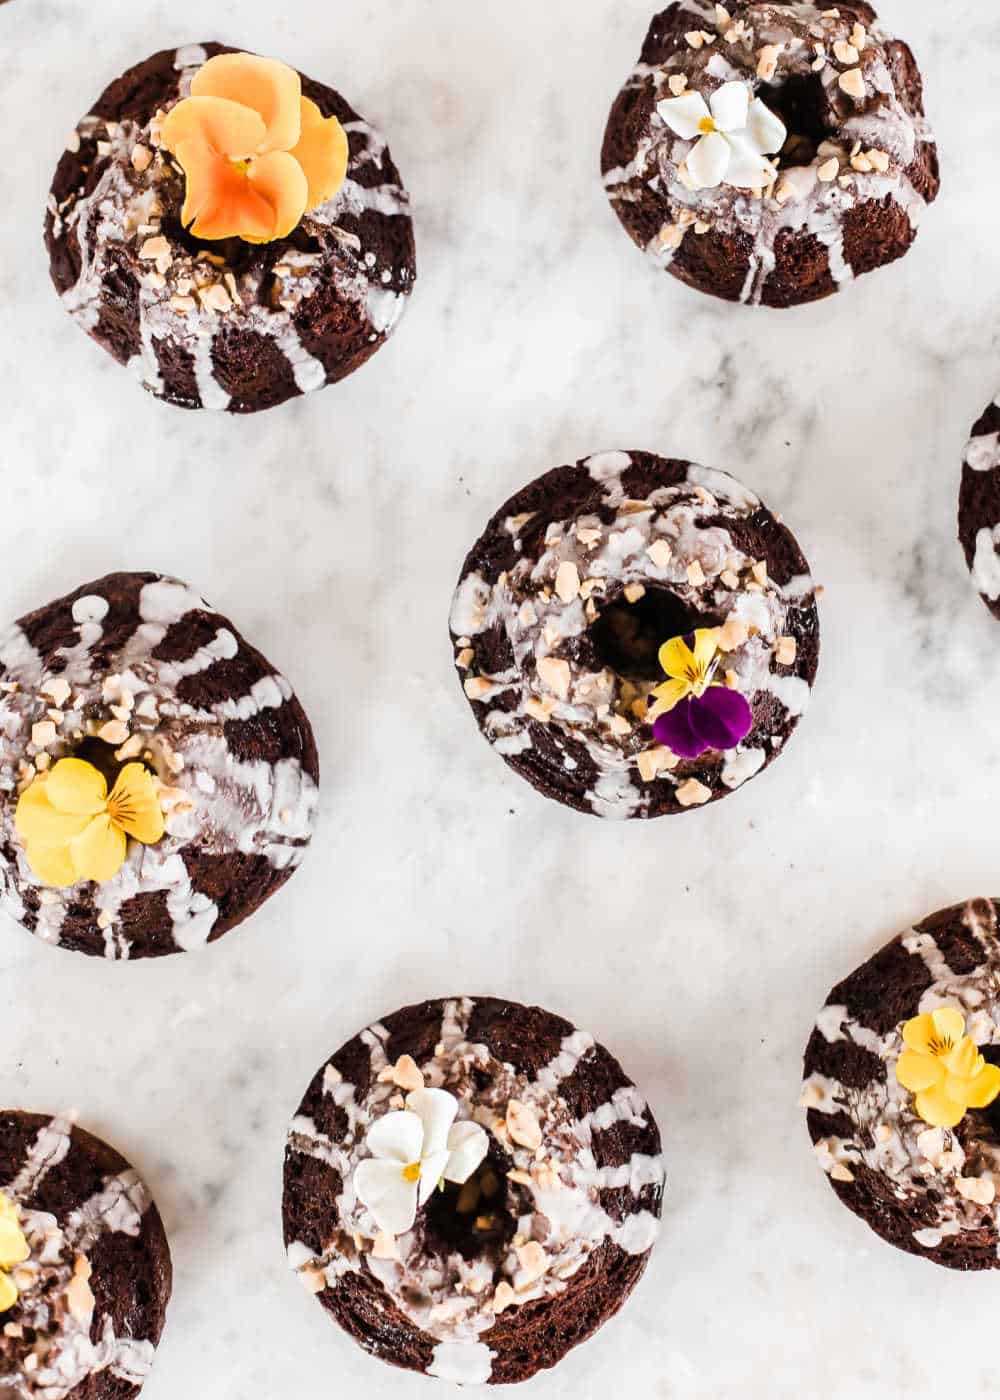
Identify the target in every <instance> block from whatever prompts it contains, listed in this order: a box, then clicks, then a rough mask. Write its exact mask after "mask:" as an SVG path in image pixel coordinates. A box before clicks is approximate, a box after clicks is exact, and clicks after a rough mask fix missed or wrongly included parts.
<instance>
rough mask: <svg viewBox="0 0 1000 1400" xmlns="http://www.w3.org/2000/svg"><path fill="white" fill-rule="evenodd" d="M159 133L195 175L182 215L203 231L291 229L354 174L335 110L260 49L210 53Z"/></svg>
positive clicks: (211, 234) (264, 238)
mask: <svg viewBox="0 0 1000 1400" xmlns="http://www.w3.org/2000/svg"><path fill="white" fill-rule="evenodd" d="M160 140H161V142H162V144H163V145H164V146H165V148H166V149H167V150H168V151H169V152H170V154H171V155H172V156H173V157H174V158H175V160H176V161H177V162H178V164H179V165H180V167H181V169H182V170H183V171H184V174H185V176H186V177H187V188H186V190H185V197H184V207H183V209H182V210H181V222H182V223H183V224H184V226H185V228H189V229H190V231H191V233H193V234H194V236H195V237H196V238H204V239H208V240H212V239H218V238H242V239H244V240H245V241H246V242H247V243H270V242H271V241H272V240H273V239H275V238H284V237H285V236H286V235H287V234H289V233H291V231H292V229H293V228H295V226H296V225H297V224H298V222H299V220H300V219H301V218H302V215H303V214H304V213H305V212H306V210H307V209H316V208H318V206H319V205H321V204H325V203H326V202H327V200H328V199H332V198H333V196H334V195H335V194H336V193H337V191H338V190H339V189H340V187H341V185H342V184H343V183H344V179H345V177H346V175H347V160H348V144H347V135H346V133H345V131H344V128H343V127H342V126H341V124H340V122H339V121H338V120H337V118H336V117H324V116H323V113H322V112H321V111H320V109H319V107H317V105H316V103H315V102H313V101H311V100H310V98H308V97H303V96H302V80H301V79H300V77H299V75H298V73H296V71H295V69H294V68H289V67H288V65H287V64H285V63H279V62H278V61H277V60H276V59H273V58H258V57H257V55H256V54H249V53H225V54H217V55H216V56H215V57H214V58H210V59H209V60H208V62H207V63H205V64H204V65H203V66H202V67H201V68H199V70H198V72H197V73H196V74H195V76H194V79H193V81H192V83H191V96H190V97H185V98H184V99H183V100H182V101H180V102H178V103H177V106H176V107H173V108H172V109H171V110H170V111H169V112H168V113H167V116H166V118H165V119H164V122H163V126H162V129H161V135H160Z"/></svg>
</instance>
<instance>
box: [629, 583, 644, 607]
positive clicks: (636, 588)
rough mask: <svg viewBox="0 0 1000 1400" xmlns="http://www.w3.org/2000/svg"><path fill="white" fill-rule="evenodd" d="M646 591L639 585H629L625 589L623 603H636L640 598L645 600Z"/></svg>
mask: <svg viewBox="0 0 1000 1400" xmlns="http://www.w3.org/2000/svg"><path fill="white" fill-rule="evenodd" d="M645 596H646V590H645V588H644V587H643V585H642V584H641V583H630V584H628V586H627V587H626V589H625V601H626V602H627V603H638V601H639V599H640V598H645Z"/></svg>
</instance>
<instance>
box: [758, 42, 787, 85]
mask: <svg viewBox="0 0 1000 1400" xmlns="http://www.w3.org/2000/svg"><path fill="white" fill-rule="evenodd" d="M781 49H782V45H781V44H765V45H764V47H763V48H762V49H760V51H759V52H758V54H757V77H758V78H762V79H763V81H764V82H765V83H769V82H770V81H771V79H772V78H773V77H774V74H775V70H776V69H777V67H778V57H779V55H780V53H781Z"/></svg>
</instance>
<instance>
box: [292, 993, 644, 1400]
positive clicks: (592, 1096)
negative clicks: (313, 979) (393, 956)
mask: <svg viewBox="0 0 1000 1400" xmlns="http://www.w3.org/2000/svg"><path fill="white" fill-rule="evenodd" d="M663 1183H664V1172H663V1164H662V1160H661V1156H660V1135H659V1132H658V1130H657V1127H656V1123H655V1122H654V1121H653V1116H652V1114H651V1112H650V1110H649V1108H648V1107H647V1105H646V1101H645V1100H644V1099H643V1097H642V1095H641V1094H640V1093H639V1091H638V1090H637V1089H636V1088H635V1086H634V1085H633V1084H632V1083H631V1081H630V1080H629V1079H628V1078H627V1076H626V1075H625V1073H624V1072H623V1071H622V1069H621V1066H620V1065H619V1064H618V1062H617V1060H615V1059H614V1058H613V1057H612V1056H611V1055H610V1054H609V1053H608V1052H607V1050H605V1049H604V1048H603V1047H602V1046H600V1045H597V1044H595V1043H594V1040H593V1039H592V1038H591V1036H589V1035H587V1034H586V1033H584V1032H583V1031H578V1030H574V1028H573V1027H572V1026H571V1025H570V1023H569V1022H568V1021H564V1020H562V1018H561V1017H559V1016H553V1015H552V1014H550V1013H549V1012H547V1011H542V1010H541V1009H539V1008H538V1007H527V1006H519V1005H517V1004H516V1003H514V1002H507V1001H498V1000H496V999H494V998H492V997H486V998H476V999H472V998H469V997H462V998H457V999H455V1000H453V1001H427V1002H423V1003H422V1004H421V1005H419V1006H409V1007H406V1008H405V1009H404V1010H402V1011H397V1012H396V1013H395V1015H393V1016H388V1017H386V1019H385V1020H384V1021H380V1022H377V1023H376V1024H375V1025H373V1026H370V1027H369V1028H368V1029H367V1030H365V1031H362V1032H361V1034H360V1035H358V1036H356V1037H355V1038H354V1039H353V1040H350V1041H348V1043H347V1044H346V1045H345V1046H343V1048H342V1049H340V1050H338V1051H337V1053H336V1054H335V1055H334V1056H333V1058H332V1059H331V1060H330V1061H329V1063H328V1064H327V1065H325V1066H324V1068H323V1069H321V1070H320V1071H319V1073H318V1074H317V1075H316V1077H315V1079H314V1080H313V1082H312V1084H311V1085H310V1087H309V1090H308V1092H307V1093H306V1096H305V1098H304V1099H303V1101H302V1104H301V1106H300V1108H299V1111H298V1114H297V1115H296V1117H295V1119H294V1120H293V1122H292V1126H291V1130H290V1132H289V1138H288V1151H287V1154H286V1157H285V1195H284V1229H285V1243H286V1246H287V1248H288V1257H289V1262H290V1263H291V1265H292V1267H293V1269H295V1271H296V1272H297V1274H298V1276H299V1278H300V1279H301V1280H302V1282H303V1284H304V1285H305V1286H306V1288H307V1289H308V1290H309V1292H310V1293H314V1294H316V1295H317V1296H318V1298H319V1301H320V1302H321V1303H322V1305H323V1307H324V1308H325V1309H326V1310H327V1311H328V1312H329V1313H330V1314H331V1316H332V1317H333V1318H334V1319H335V1320H336V1321H337V1322H338V1323H339V1324H340V1326H341V1327H342V1328H343V1329H344V1330H345V1331H346V1332H347V1333H349V1335H350V1336H352V1337H353V1338H354V1339H355V1341H357V1342H358V1343H359V1344H360V1345H361V1346H362V1347H364V1348H365V1350H366V1351H369V1352H371V1354H372V1355H373V1356H377V1357H379V1358H380V1359H381V1360H383V1361H389V1362H392V1363H393V1364H394V1365H397V1366H403V1367H406V1368H407V1369H409V1370H411V1371H419V1372H422V1373H423V1374H425V1375H429V1376H438V1377H441V1378H443V1379H445V1380H450V1381H457V1382H460V1383H462V1382H465V1383H469V1384H473V1383H479V1384H482V1383H488V1384H491V1385H505V1384H508V1383H511V1382H514V1381H523V1380H526V1379H528V1377H529V1376H532V1375H534V1374H535V1372H536V1371H539V1370H541V1369H543V1368H545V1367H549V1366H554V1365H556V1364H557V1362H559V1361H560V1360H561V1359H562V1358H563V1357H564V1356H565V1355H566V1353H567V1352H568V1351H569V1350H570V1349H571V1348H572V1347H574V1346H576V1345H577V1344H578V1343H580V1342H582V1341H584V1340H585V1339H586V1338H587V1337H589V1336H591V1335H592V1334H593V1333H594V1332H595V1331H596V1330H597V1329H598V1328H599V1327H600V1326H601V1325H602V1324H603V1323H604V1322H606V1321H607V1320H608V1318H610V1317H611V1316H612V1315H613V1314H614V1313H616V1312H617V1311H618V1309H619V1308H620V1307H621V1306H622V1304H623V1303H624V1302H625V1299H626V1298H627V1297H628V1295H629V1294H630V1293H631V1291H632V1289H633V1288H634V1287H635V1285H636V1283H637V1282H638V1280H639V1278H640V1276H641V1275H642V1273H643V1270H644V1269H645V1267H646V1263H647V1261H648V1258H649V1251H650V1249H651V1248H652V1245H653V1242H654V1240H655V1238H656V1234H657V1229H658V1222H659V1216H660V1209H661V1200H662V1195H663Z"/></svg>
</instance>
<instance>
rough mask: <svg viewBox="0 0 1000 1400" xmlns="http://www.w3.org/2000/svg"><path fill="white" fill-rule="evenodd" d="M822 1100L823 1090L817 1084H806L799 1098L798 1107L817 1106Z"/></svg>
mask: <svg viewBox="0 0 1000 1400" xmlns="http://www.w3.org/2000/svg"><path fill="white" fill-rule="evenodd" d="M822 1102H823V1092H822V1090H821V1089H820V1088H819V1085H817V1084H807V1085H806V1086H805V1088H804V1089H803V1090H802V1096H801V1098H800V1099H799V1108H819V1106H820V1104H821V1103H822Z"/></svg>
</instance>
